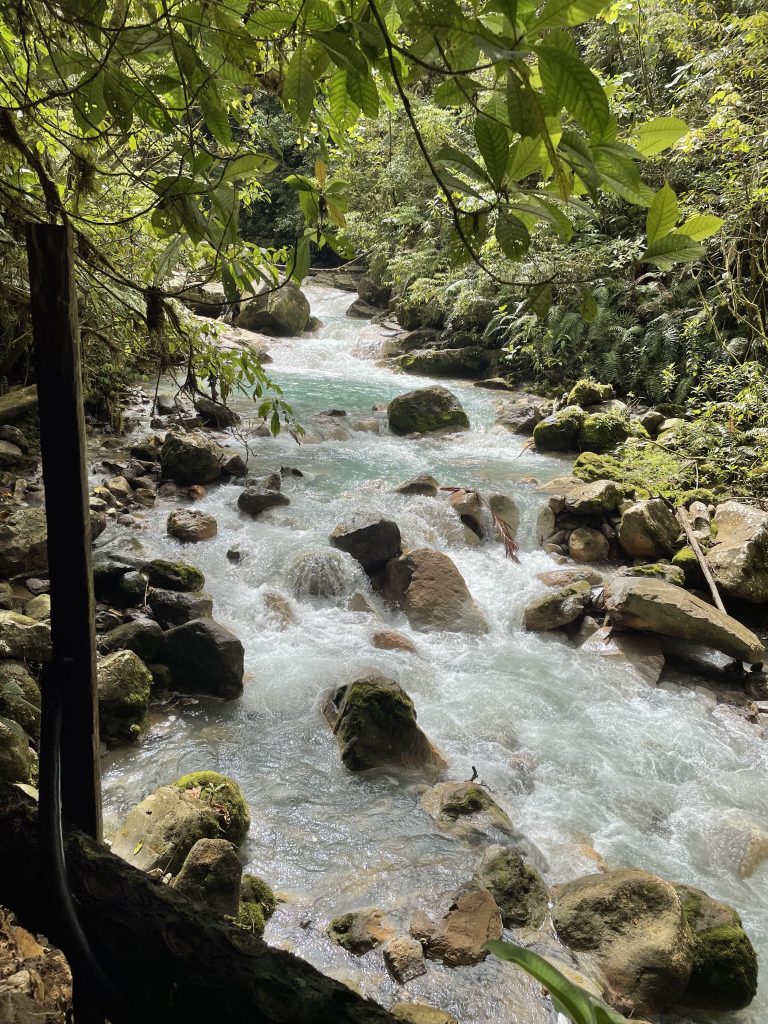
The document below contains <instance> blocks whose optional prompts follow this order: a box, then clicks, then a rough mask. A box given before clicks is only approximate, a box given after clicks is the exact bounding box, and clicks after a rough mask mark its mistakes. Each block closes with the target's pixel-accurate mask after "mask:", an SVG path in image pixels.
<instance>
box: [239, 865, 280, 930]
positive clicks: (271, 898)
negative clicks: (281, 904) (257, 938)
mask: <svg viewBox="0 0 768 1024" xmlns="http://www.w3.org/2000/svg"><path fill="white" fill-rule="evenodd" d="M240 899H241V900H242V902H243V903H254V904H258V905H259V906H260V907H261V911H262V914H263V915H264V920H265V921H268V920H269V918H270V917H272V915H273V914H274V912H275V907H276V906H277V900H276V899H275V894H274V893H273V892H272V889H271V888H270V887H269V886H268V885H267V883H266V882H265V881H264V879H263V878H258V877H257V876H256V875H243V878H242V881H241V883H240Z"/></svg>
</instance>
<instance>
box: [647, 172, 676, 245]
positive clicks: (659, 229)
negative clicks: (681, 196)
mask: <svg viewBox="0 0 768 1024" xmlns="http://www.w3.org/2000/svg"><path fill="white" fill-rule="evenodd" d="M678 216H679V207H678V204H677V195H676V193H675V191H674V189H671V188H670V187H669V185H668V184H667V183H666V182H665V183H664V187H663V188H660V189H659V191H658V192H657V193H656V195H655V196H654V197H653V202H652V203H651V205H650V206H649V208H648V215H647V217H646V218H645V236H646V240H647V242H648V245H651V244H652V243H653V242H655V241H656V239H657V238H662V237H663V236H664V235H668V234H669V232H670V231H671V230H672V229H673V228H674V226H675V224H677V218H678Z"/></svg>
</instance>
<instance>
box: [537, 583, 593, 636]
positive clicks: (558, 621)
mask: <svg viewBox="0 0 768 1024" xmlns="http://www.w3.org/2000/svg"><path fill="white" fill-rule="evenodd" d="M591 598H592V587H591V586H590V584H589V583H588V582H587V581H586V580H579V581H577V582H575V583H568V584H566V585H565V586H564V587H558V588H557V590H552V591H549V592H548V593H546V594H543V595H542V596H541V597H538V598H535V599H534V600H533V601H532V602H531V603H530V604H529V605H528V606H527V607H526V609H525V612H524V616H523V622H524V624H525V628H526V629H527V630H531V631H533V632H537V633H538V632H544V631H546V630H550V629H560V628H561V627H562V626H567V625H568V624H569V623H570V622H575V621H576V619H578V618H579V616H580V615H583V614H584V611H585V609H586V607H587V605H588V604H589V602H590V600H591Z"/></svg>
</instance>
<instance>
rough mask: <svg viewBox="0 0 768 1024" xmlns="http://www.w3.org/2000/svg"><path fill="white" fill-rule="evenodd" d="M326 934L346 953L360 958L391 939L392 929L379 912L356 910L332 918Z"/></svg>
mask: <svg viewBox="0 0 768 1024" xmlns="http://www.w3.org/2000/svg"><path fill="white" fill-rule="evenodd" d="M328 934H329V935H330V937H331V938H332V939H333V941H334V942H335V943H336V944H337V945H338V946H341V948H342V949H346V951H347V952H348V953H354V954H355V955H356V956H362V955H363V954H364V953H368V952H370V950H372V949H375V948H376V946H380V945H381V944H382V943H384V942H386V941H387V939H390V938H392V936H393V935H394V929H393V928H392V927H391V926H390V925H389V924H388V923H387V922H386V920H385V917H384V914H383V912H382V911H381V910H375V909H372V910H357V911H354V912H353V913H351V914H342V915H341V917H336V918H334V919H333V921H331V923H330V924H329V925H328Z"/></svg>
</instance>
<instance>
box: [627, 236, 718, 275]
mask: <svg viewBox="0 0 768 1024" xmlns="http://www.w3.org/2000/svg"><path fill="white" fill-rule="evenodd" d="M705 252H706V250H705V248H704V246H703V245H701V244H700V243H699V242H697V241H695V240H694V239H693V238H691V237H690V236H689V235H684V234H683V233H682V231H672V232H670V233H669V234H668V235H665V236H664V237H663V238H657V239H656V241H655V242H654V243H653V244H652V245H649V246H648V248H647V249H646V250H645V252H644V253H643V255H642V256H641V257H640V260H641V262H643V263H653V264H654V265H655V266H657V267H658V268H659V270H671V269H672V267H673V266H674V265H675V263H694V262H695V261H696V260H698V259H701V257H702V256H703V255H704V253H705Z"/></svg>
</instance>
